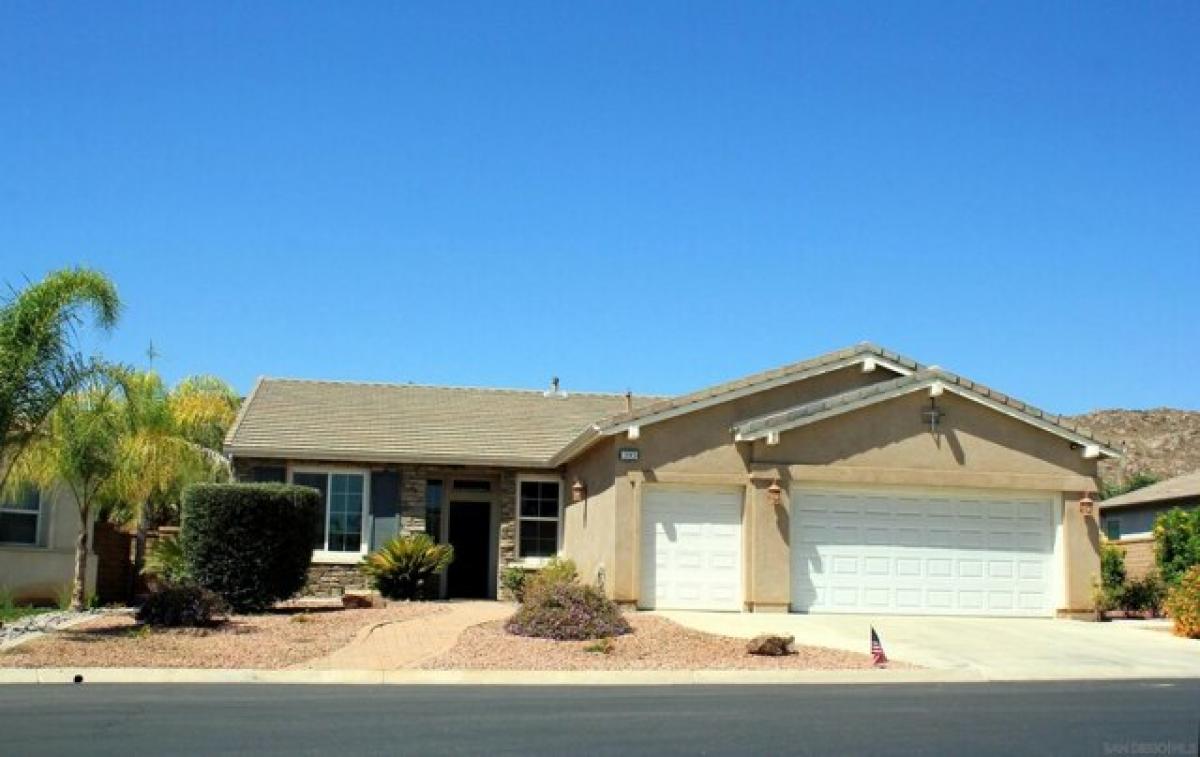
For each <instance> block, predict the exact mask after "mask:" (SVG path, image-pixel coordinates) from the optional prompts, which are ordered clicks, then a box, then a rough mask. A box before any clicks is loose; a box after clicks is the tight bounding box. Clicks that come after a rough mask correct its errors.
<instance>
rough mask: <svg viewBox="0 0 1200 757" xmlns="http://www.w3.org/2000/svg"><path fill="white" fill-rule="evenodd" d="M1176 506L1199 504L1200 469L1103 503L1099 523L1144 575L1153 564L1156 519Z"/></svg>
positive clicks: (1130, 567) (1131, 569) (1130, 566)
mask: <svg viewBox="0 0 1200 757" xmlns="http://www.w3.org/2000/svg"><path fill="white" fill-rule="evenodd" d="M1176 507H1181V508H1184V509H1190V508H1194V507H1200V471H1197V472H1195V473H1189V474H1187V475H1185V476H1176V477H1175V478H1170V479H1167V480H1166V481H1160V482H1158V483H1157V484H1151V485H1150V486H1145V487H1142V488H1141V489H1135V490H1134V491H1131V492H1128V493H1126V494H1122V495H1121V496H1119V497H1113V498H1111V499H1106V500H1104V501H1103V502H1101V503H1100V527H1101V529H1103V532H1104V535H1105V536H1107V537H1108V539H1109V541H1111V542H1113V543H1114V544H1117V545H1119V546H1121V547H1122V548H1123V549H1124V550H1125V569H1126V571H1127V572H1128V574H1129V576H1130V577H1131V578H1141V577H1142V576H1145V575H1146V574H1147V573H1149V572H1150V571H1151V570H1152V569H1153V568H1154V521H1155V520H1157V519H1158V516H1160V515H1162V514H1163V513H1165V512H1167V511H1168V510H1171V509H1173V508H1176Z"/></svg>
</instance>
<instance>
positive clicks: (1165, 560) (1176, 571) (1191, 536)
mask: <svg viewBox="0 0 1200 757" xmlns="http://www.w3.org/2000/svg"><path fill="white" fill-rule="evenodd" d="M1154 559H1155V560H1156V561H1157V563H1158V572H1159V575H1161V576H1162V579H1163V581H1165V582H1166V583H1167V585H1168V586H1173V585H1175V584H1176V583H1178V582H1179V579H1180V578H1181V577H1182V576H1183V574H1184V573H1185V572H1187V570H1188V569H1189V568H1191V567H1192V566H1193V565H1200V507H1197V508H1193V509H1192V510H1183V509H1180V508H1178V507H1176V508H1174V509H1173V510H1169V511H1167V512H1165V513H1163V514H1162V515H1160V516H1158V520H1157V521H1155V522H1154Z"/></svg>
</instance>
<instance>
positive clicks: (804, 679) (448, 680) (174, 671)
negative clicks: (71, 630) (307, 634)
mask: <svg viewBox="0 0 1200 757" xmlns="http://www.w3.org/2000/svg"><path fill="white" fill-rule="evenodd" d="M76 676H82V679H83V680H82V682H83V683H142V684H183V683H186V684H204V683H226V684H228V683H251V684H253V683H260V684H316V685H320V684H346V685H353V684H374V685H402V686H422V685H425V686H428V685H432V686H446V685H467V686H584V685H587V686H683V685H700V684H743V685H755V684H757V685H762V684H830V683H842V684H889V683H961V682H980V681H984V680H986V679H985V678H983V677H982V676H980V675H978V674H975V673H970V672H958V671H945V670H896V671H889V670H814V671H805V670H778V671H777V670H633V671H630V670H569V671H523V670H253V669H240V670H206V669H197V668H0V686H2V685H5V684H71V683H74V682H75V677H76Z"/></svg>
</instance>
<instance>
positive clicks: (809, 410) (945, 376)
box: [733, 368, 1118, 457]
mask: <svg viewBox="0 0 1200 757" xmlns="http://www.w3.org/2000/svg"><path fill="white" fill-rule="evenodd" d="M935 382H941V383H942V384H943V385H945V386H946V387H947V388H949V389H951V391H958V392H961V393H965V394H969V395H975V396H977V397H979V398H981V399H984V400H988V401H990V402H993V403H998V404H1001V405H1003V406H1005V407H1006V408H1008V409H1009V410H1011V411H1012V412H1013V414H1015V415H1017V416H1018V417H1021V418H1024V419H1025V420H1027V421H1028V422H1030V423H1033V424H1035V425H1039V426H1041V427H1043V428H1047V429H1048V430H1057V431H1059V432H1061V433H1062V434H1065V435H1069V436H1072V437H1078V438H1080V439H1082V440H1084V441H1087V442H1090V443H1094V444H1097V445H1099V446H1100V447H1101V448H1102V450H1103V452H1104V453H1105V454H1107V455H1109V456H1113V457H1115V456H1118V455H1117V452H1116V451H1115V450H1114V449H1113V447H1112V445H1111V444H1109V443H1107V442H1105V441H1102V440H1099V439H1097V438H1095V437H1094V436H1093V435H1092V434H1091V433H1090V432H1089V431H1087V430H1085V429H1081V428H1080V427H1079V426H1078V425H1076V424H1074V423H1070V422H1068V421H1066V420H1064V419H1063V418H1062V417H1061V416H1058V415H1053V414H1051V413H1047V412H1045V411H1044V410H1041V409H1039V408H1036V407H1033V406H1032V405H1027V404H1025V403H1024V402H1021V401H1020V400H1018V399H1015V398H1013V397H1009V396H1007V395H1004V394H1001V393H1000V392H997V391H995V390H992V389H989V388H988V387H986V386H983V385H982V384H977V383H975V382H973V381H971V380H969V379H966V378H963V377H962V376H959V375H957V374H954V373H951V372H949V371H946V370H942V369H941V368H922V369H921V370H919V371H917V372H916V373H912V374H910V375H908V376H901V377H899V378H896V379H892V380H891V381H883V382H880V383H878V384H871V385H869V386H865V387H862V388H860V389H854V390H851V391H848V392H843V393H842V394H837V395H834V396H832V397H827V398H825V399H820V400H816V401H814V402H807V403H804V404H802V405H797V406H795V407H791V408H788V409H786V410H782V411H777V412H774V413H768V414H767V415H761V416H758V417H756V418H749V419H747V420H745V421H742V422H741V423H738V424H737V425H735V426H734V427H733V431H734V433H735V434H736V435H737V436H738V437H739V438H761V437H762V436H763V435H765V434H766V433H768V432H771V431H783V430H786V429H789V428H795V427H796V426H801V425H804V424H806V423H812V422H815V421H818V420H822V419H824V418H827V417H830V416H834V415H840V414H841V413H845V412H850V411H851V410H857V409H858V408H861V407H866V406H867V405H871V404H874V403H876V402H881V401H883V400H886V399H890V398H892V397H896V396H899V395H901V394H906V393H908V392H911V391H914V390H916V389H918V388H920V387H923V386H926V385H930V384H933V383H935Z"/></svg>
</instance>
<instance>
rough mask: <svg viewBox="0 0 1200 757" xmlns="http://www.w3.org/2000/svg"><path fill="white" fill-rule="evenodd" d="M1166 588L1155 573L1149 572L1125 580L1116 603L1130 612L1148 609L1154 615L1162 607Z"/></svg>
mask: <svg viewBox="0 0 1200 757" xmlns="http://www.w3.org/2000/svg"><path fill="white" fill-rule="evenodd" d="M1165 594H1166V588H1165V587H1164V586H1163V582H1162V579H1161V578H1159V577H1158V574H1157V573H1150V574H1148V575H1146V576H1144V577H1142V578H1140V579H1139V578H1135V579H1132V580H1130V581H1126V582H1125V585H1124V586H1123V587H1121V596H1120V600H1119V602H1118V604H1119V605H1120V607H1121V609H1122V610H1129V611H1130V612H1145V611H1146V610H1150V611H1151V612H1153V613H1154V614H1155V615H1157V614H1158V612H1159V610H1161V609H1162V603H1163V597H1164V595H1165Z"/></svg>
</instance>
